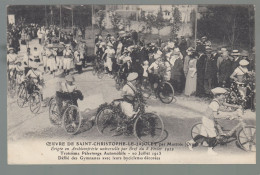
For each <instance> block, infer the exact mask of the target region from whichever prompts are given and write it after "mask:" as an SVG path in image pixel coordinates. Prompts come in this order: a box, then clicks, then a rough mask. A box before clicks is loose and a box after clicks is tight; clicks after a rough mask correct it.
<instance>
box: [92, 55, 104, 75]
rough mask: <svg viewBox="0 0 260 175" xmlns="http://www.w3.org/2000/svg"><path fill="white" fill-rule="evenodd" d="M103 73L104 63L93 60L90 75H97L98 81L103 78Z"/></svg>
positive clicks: (99, 60)
mask: <svg viewBox="0 0 260 175" xmlns="http://www.w3.org/2000/svg"><path fill="white" fill-rule="evenodd" d="M104 71H105V67H104V61H102V60H101V59H95V60H94V63H93V70H92V74H93V75H97V77H98V78H99V79H102V78H103V77H104Z"/></svg>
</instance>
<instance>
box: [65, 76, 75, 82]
mask: <svg viewBox="0 0 260 175" xmlns="http://www.w3.org/2000/svg"><path fill="white" fill-rule="evenodd" d="M65 80H66V81H69V82H74V81H75V78H74V77H73V76H72V75H70V74H69V75H67V76H66V77H65Z"/></svg>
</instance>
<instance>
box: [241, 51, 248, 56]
mask: <svg viewBox="0 0 260 175" xmlns="http://www.w3.org/2000/svg"><path fill="white" fill-rule="evenodd" d="M248 55H249V54H248V51H246V50H242V52H241V56H242V57H248Z"/></svg>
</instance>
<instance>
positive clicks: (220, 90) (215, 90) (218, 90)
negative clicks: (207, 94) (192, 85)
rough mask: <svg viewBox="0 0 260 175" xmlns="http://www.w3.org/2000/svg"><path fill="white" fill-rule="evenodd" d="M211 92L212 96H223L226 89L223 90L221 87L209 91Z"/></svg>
mask: <svg viewBox="0 0 260 175" xmlns="http://www.w3.org/2000/svg"><path fill="white" fill-rule="evenodd" d="M211 92H212V93H213V94H214V95H217V94H225V93H226V92H227V90H226V89H224V88H221V87H216V88H214V89H211Z"/></svg>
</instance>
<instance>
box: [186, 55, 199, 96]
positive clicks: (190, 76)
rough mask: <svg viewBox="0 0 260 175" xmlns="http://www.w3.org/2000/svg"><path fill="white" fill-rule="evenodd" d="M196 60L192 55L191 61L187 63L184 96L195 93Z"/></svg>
mask: <svg viewBox="0 0 260 175" xmlns="http://www.w3.org/2000/svg"><path fill="white" fill-rule="evenodd" d="M196 64H197V59H196V57H195V56H194V55H191V60H190V61H189V68H188V73H187V77H186V84H185V91H184V94H185V95H187V96H191V95H193V94H194V93H195V92H196V86H197V69H196Z"/></svg>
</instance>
